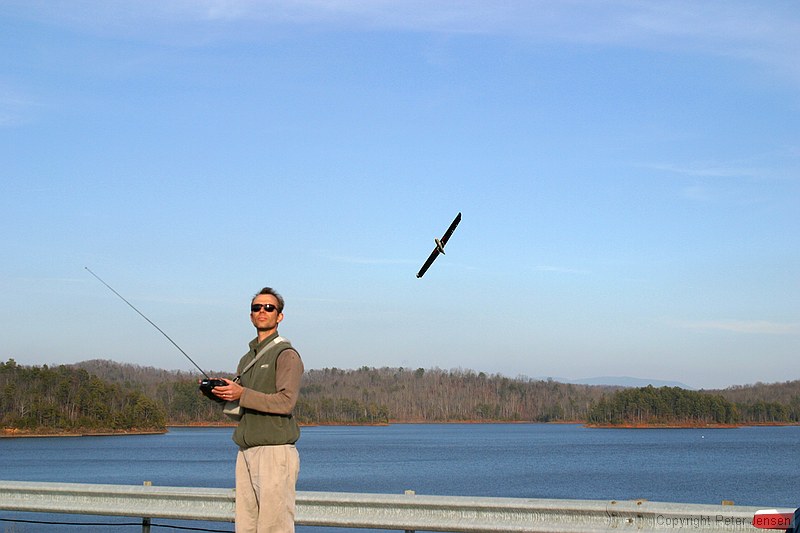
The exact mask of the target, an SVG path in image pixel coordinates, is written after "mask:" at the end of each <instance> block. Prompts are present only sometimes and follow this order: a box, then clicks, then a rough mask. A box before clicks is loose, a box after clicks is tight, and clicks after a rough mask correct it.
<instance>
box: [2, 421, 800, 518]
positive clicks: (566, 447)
mask: <svg viewBox="0 0 800 533" xmlns="http://www.w3.org/2000/svg"><path fill="white" fill-rule="evenodd" d="M231 431H232V430H231V429H220V428H199V429H196V428H193V429H173V430H171V431H170V432H169V433H168V434H166V435H142V436H129V437H79V438H74V437H73V438H43V439H0V479H5V480H21V481H61V482H71V483H109V484H121V485H141V484H142V483H143V482H144V481H152V482H153V484H154V485H163V486H185V487H226V488H227V487H233V483H234V480H233V467H234V460H235V452H236V449H235V446H234V444H233V442H232V441H231V440H230V435H231ZM298 448H299V450H300V461H301V470H300V479H299V481H298V487H297V488H298V490H302V491H337V492H374V493H395V494H400V493H402V492H403V491H404V490H406V489H413V490H415V491H416V492H417V493H418V494H437V495H474V496H501V497H518V498H567V499H600V500H611V499H635V498H644V499H648V500H651V501H662V502H690V503H714V504H718V503H720V502H721V501H722V500H733V501H734V502H735V503H736V504H737V505H755V506H764V507H790V508H791V507H797V506H798V505H800V491H798V488H797V484H796V483H793V482H792V481H791V476H792V475H793V474H792V473H796V472H798V471H800V427H796V426H793V427H759V428H750V427H748V428H738V429H711V430H709V429H663V430H662V429H647V430H642V429H640V430H630V429H588V428H584V427H581V426H578V425H547V424H498V425H468V424H464V425H460V424H453V425H416V424H409V425H405V424H398V425H392V426H386V427H311V428H303V432H302V437H301V439H300V442H299V443H298ZM10 517H23V518H41V517H42V515H35V514H24V515H23V514H20V513H7V512H3V511H0V518H10ZM59 518H60V519H63V520H64V521H88V520H89V517H79V516H70V515H61V516H59ZM99 520H102V521H106V522H107V521H111V520H114V519H110V518H99ZM156 522H159V523H166V521H160V520H157V521H156ZM170 523H177V522H170ZM183 525H190V526H198V525H200V523H197V522H189V523H186V522H185V523H183ZM203 525H204V526H207V527H210V528H213V529H217V530H227V531H231V530H232V525H231V524H225V523H207V524H203ZM0 530H2V531H9V532H33V531H51V532H56V531H59V532H60V531H69V532H76V531H94V532H96V531H98V528H82V527H80V526H69V527H68V528H66V529H65V528H64V527H62V528H57V527H49V528H44V527H43V526H41V525H36V526H29V525H22V524H14V525H10V524H8V523H0ZM101 530H102V529H101ZM127 530H128V531H140V530H141V528H136V527H131V528H128V529H127ZM153 530H154V531H169V529H161V528H154V529H153ZM298 531H303V532H306V533H322V532H323V531H330V532H338V533H342V532H344V531H345V530H343V529H324V528H298ZM353 531H356V530H353ZM357 531H361V532H363V531H365V530H357Z"/></svg>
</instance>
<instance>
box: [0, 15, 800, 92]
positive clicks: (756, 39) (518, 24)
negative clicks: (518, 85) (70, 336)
mask: <svg viewBox="0 0 800 533" xmlns="http://www.w3.org/2000/svg"><path fill="white" fill-rule="evenodd" d="M785 5H786V7H785V8H782V7H781V6H778V5H777V4H775V3H772V4H769V6H768V7H764V6H761V5H756V4H753V3H751V2H736V1H728V2H721V1H717V2H715V1H710V2H695V1H688V0H686V1H673V2H661V1H646V0H636V1H634V0H618V1H615V2H596V1H594V0H571V1H569V0H565V1H562V2H545V1H543V0H540V1H527V2H519V1H512V0H506V1H500V2H485V1H484V0H461V1H456V0H438V1H433V2H430V1H427V0H425V1H423V0H407V1H403V2H397V1H395V0H259V1H256V0H161V1H140V2H134V1H130V2H106V1H104V0H85V1H82V2H72V1H69V2H67V1H64V0H62V1H55V0H50V1H43V0H26V1H20V0H10V1H8V2H6V3H5V8H4V9H5V11H6V13H7V14H14V15H17V16H22V17H26V18H33V19H39V20H44V21H46V22H49V23H56V24H62V25H70V26H73V27H75V26H78V27H83V28H87V29H90V30H91V31H93V32H103V33H104V34H108V32H122V33H123V34H125V35H126V36H130V35H131V34H132V33H133V34H135V33H136V32H140V33H141V34H142V37H144V38H153V37H154V33H153V32H154V31H158V32H162V33H164V35H161V36H160V39H163V38H165V37H166V36H168V35H170V34H172V35H174V34H175V33H176V32H179V31H180V29H181V28H183V29H186V30H187V31H188V32H189V33H192V32H196V31H197V29H198V28H197V25H198V24H200V25H203V26H204V27H208V26H209V25H210V26H212V27H213V26H214V25H215V24H217V23H219V24H220V25H221V26H222V28H215V31H216V30H219V29H222V30H223V33H221V34H216V35H215V37H214V38H216V39H231V38H239V37H241V36H242V35H243V32H242V26H246V27H248V28H255V29H258V28H261V30H263V28H264V27H269V26H274V25H275V24H293V25H301V26H308V27H313V28H316V29H322V30H325V29H329V28H330V29H336V30H341V29H351V30H367V31H374V30H388V31H409V32H427V33H447V34H482V35H493V36H508V37H512V38H516V39H522V40H533V41H536V42H548V41H550V42H552V41H558V42H571V43H576V44H587V45H601V46H625V47H635V48H645V49H647V48H649V49H658V50H674V51H679V52H692V51H693V52H700V53H704V54H709V55H717V56H726V57H733V58H736V59H738V60H744V61H748V62H751V63H754V64H760V65H763V66H766V67H767V68H769V69H770V70H774V71H776V72H780V73H782V74H783V75H785V76H788V77H789V78H790V79H791V80H793V82H794V83H796V84H800V62H798V61H797V59H796V56H797V50H798V49H800V16H799V15H798V12H797V10H796V9H795V8H794V5H793V4H792V3H788V4H785ZM232 23H237V25H236V27H233V26H232V25H231V24H232ZM226 27H227V29H228V33H227V34H226V33H224V29H225V28H226ZM159 28H160V29H159ZM244 33H247V32H244ZM255 34H263V31H257V32H255ZM200 42H201V43H202V41H200Z"/></svg>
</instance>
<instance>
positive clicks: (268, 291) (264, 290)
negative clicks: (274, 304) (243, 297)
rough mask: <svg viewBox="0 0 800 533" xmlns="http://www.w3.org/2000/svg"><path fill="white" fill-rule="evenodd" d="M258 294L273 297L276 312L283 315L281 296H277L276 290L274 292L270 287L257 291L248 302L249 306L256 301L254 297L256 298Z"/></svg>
mask: <svg viewBox="0 0 800 533" xmlns="http://www.w3.org/2000/svg"><path fill="white" fill-rule="evenodd" d="M259 294H270V295H272V296H274V297H275V299H276V300H278V312H279V313H283V305H284V303H283V296H281V295H280V294H278V291H276V290H275V289H273V288H272V287H264V288H263V289H261V290H260V291H258V292H257V293H256V294H255V295H254V296H253V299H252V300H250V303H251V304H252V303H253V301H254V300H255V299H256V296H258V295H259Z"/></svg>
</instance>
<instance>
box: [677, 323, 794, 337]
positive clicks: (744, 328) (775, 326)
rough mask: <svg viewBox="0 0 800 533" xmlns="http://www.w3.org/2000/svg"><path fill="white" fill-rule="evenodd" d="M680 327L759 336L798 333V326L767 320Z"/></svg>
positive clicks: (688, 324) (697, 324)
mask: <svg viewBox="0 0 800 533" xmlns="http://www.w3.org/2000/svg"><path fill="white" fill-rule="evenodd" d="M680 326H681V327H684V328H687V329H697V330H716V331H730V332H733V333H744V334H759V335H792V334H796V333H800V324H798V323H791V322H789V323H786V322H770V321H768V320H707V321H698V322H684V323H681V324H680Z"/></svg>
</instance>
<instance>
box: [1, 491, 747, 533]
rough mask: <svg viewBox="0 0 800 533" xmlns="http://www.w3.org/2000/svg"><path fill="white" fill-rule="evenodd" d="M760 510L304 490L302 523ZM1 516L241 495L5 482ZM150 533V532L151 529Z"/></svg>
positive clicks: (553, 527) (741, 525)
mask: <svg viewBox="0 0 800 533" xmlns="http://www.w3.org/2000/svg"><path fill="white" fill-rule="evenodd" d="M759 509H760V508H758V507H739V506H733V505H705V504H686V503H659V502H650V501H646V500H631V501H613V500H555V499H552V500H551V499H525V498H483V497H469V496H427V495H418V494H414V493H413V492H412V491H407V493H406V494H364V493H345V492H302V491H301V492H298V493H297V515H296V523H297V524H298V525H308V526H328V527H349V528H372V529H385V530H400V531H418V530H419V531H450V532H490V531H491V532H499V533H504V532H520V531H525V532H534V533H536V532H555V533H560V532H563V533H578V532H580V533H586V532H592V531H610V530H614V531H675V530H676V529H685V530H704V531H726V532H735V531H749V532H753V531H757V529H756V528H755V527H754V526H753V516H754V515H755V513H756V511H758V510H759ZM0 510H7V511H24V512H36V513H66V514H80V515H102V516H124V517H136V518H141V519H142V520H143V524H144V523H149V520H150V519H153V518H162V519H176V520H203V521H215V522H233V519H234V491H233V489H217V488H188V487H159V486H149V485H143V486H130V485H101V484H75V483H42V482H23V481H0ZM145 530H146V529H145Z"/></svg>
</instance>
